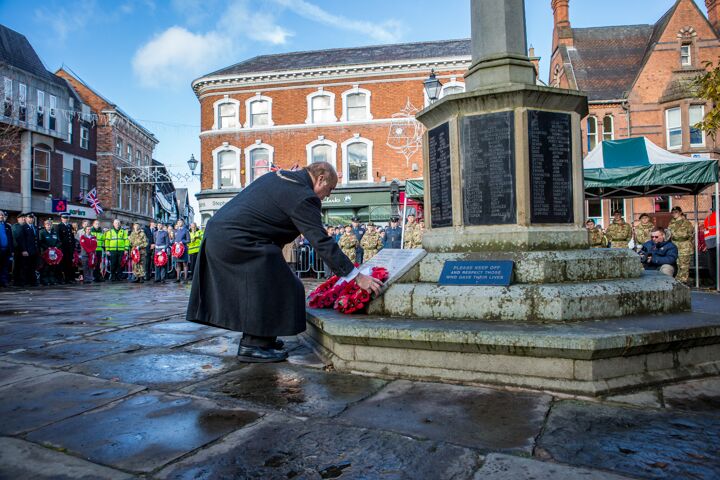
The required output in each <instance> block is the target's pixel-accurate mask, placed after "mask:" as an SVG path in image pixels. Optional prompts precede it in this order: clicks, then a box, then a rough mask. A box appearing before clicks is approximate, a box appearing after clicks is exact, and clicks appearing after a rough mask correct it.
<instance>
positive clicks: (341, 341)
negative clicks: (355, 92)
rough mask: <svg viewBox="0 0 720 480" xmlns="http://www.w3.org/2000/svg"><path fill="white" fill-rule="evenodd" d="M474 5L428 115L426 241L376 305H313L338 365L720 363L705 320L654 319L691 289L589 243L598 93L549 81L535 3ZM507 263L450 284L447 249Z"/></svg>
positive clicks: (649, 379)
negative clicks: (455, 72) (463, 55)
mask: <svg viewBox="0 0 720 480" xmlns="http://www.w3.org/2000/svg"><path fill="white" fill-rule="evenodd" d="M471 8H472V11H471V16H472V66H471V67H470V69H469V70H468V72H467V74H466V75H465V79H466V85H467V90H468V91H467V92H466V93H460V94H455V95H450V96H448V97H445V98H443V99H442V100H440V101H438V102H437V103H435V104H433V105H431V106H430V107H428V108H426V109H425V110H423V111H422V112H420V113H419V114H418V116H417V118H418V120H419V121H421V122H422V123H423V124H424V125H425V126H426V127H427V132H426V133H425V137H424V179H425V211H426V218H425V223H426V226H427V227H428V230H427V232H426V233H425V236H424V238H423V248H424V249H425V250H426V251H427V252H428V253H427V255H426V256H424V257H423V258H422V259H421V260H419V262H418V263H417V265H415V266H414V267H413V268H412V269H410V270H409V271H408V273H406V274H405V275H404V276H403V277H402V278H401V279H400V280H398V282H397V283H394V284H392V285H390V287H389V288H388V289H387V291H386V292H385V293H384V295H382V296H381V297H379V298H378V299H376V300H375V301H373V302H372V303H371V305H370V308H369V315H368V316H366V317H352V318H350V317H343V316H341V315H337V314H334V313H327V312H324V311H323V312H320V311H309V312H308V313H309V315H308V320H309V334H310V337H311V338H312V339H313V341H314V342H316V344H317V345H318V347H319V350H320V351H321V353H323V354H324V355H326V357H327V358H328V359H330V360H331V361H332V362H333V363H334V364H335V367H336V368H338V369H344V370H351V371H353V370H357V371H365V372H372V373H380V374H385V375H392V376H404V377H410V378H426V379H439V380H452V381H470V382H482V383H500V384H508V385H519V386H527V387H533V388H548V389H552V390H558V391H565V392H573V393H585V394H592V395H599V394H604V393H608V392H612V391H615V390H622V389H627V388H633V387H636V386H638V385H640V384H649V383H654V382H660V381H665V380H668V379H673V378H679V377H684V376H692V375H702V374H706V373H707V368H716V367H717V365H718V364H720V362H717V360H718V359H720V346H718V345H715V344H714V343H713V342H711V341H709V340H708V339H707V338H706V335H710V334H711V333H710V332H711V330H712V329H711V330H707V327H708V325H707V324H706V323H703V321H706V320H707V319H694V321H697V322H699V323H698V324H697V325H690V324H693V321H689V322H688V326H687V328H686V329H685V330H684V331H683V332H678V331H677V328H675V327H677V324H675V325H674V330H673V331H672V334H670V332H669V331H668V330H667V325H665V324H664V323H663V319H667V318H670V317H662V316H657V315H655V316H647V315H653V314H659V313H662V314H672V313H674V312H683V311H686V310H689V308H690V290H689V289H688V288H687V287H686V286H684V285H682V284H680V283H678V282H676V281H675V280H674V279H673V278H672V277H668V276H664V275H661V274H659V273H655V272H650V273H646V272H644V271H643V268H642V266H641V264H640V261H639V258H638V256H637V255H636V254H635V253H634V252H632V251H631V250H629V249H609V250H608V249H590V248H589V245H588V234H587V231H586V230H585V229H584V228H583V224H584V220H585V218H584V216H585V212H584V188H583V169H582V149H581V131H580V121H581V119H582V118H583V117H585V116H586V115H587V113H588V107H587V98H586V97H585V95H584V94H582V93H580V92H576V91H569V90H561V89H556V88H549V87H546V86H540V85H538V84H537V81H536V75H535V70H534V67H533V64H532V63H531V62H530V60H529V58H528V56H527V53H526V52H527V45H526V42H527V41H526V35H525V5H524V1H523V0H472V7H471ZM500 260H502V261H508V260H509V261H512V262H514V272H513V273H514V283H513V284H511V285H510V286H492V285H439V284H438V280H439V277H440V273H441V271H442V269H443V266H444V265H445V263H446V262H448V261H470V262H472V261H485V262H487V261H500ZM643 314H644V315H646V316H645V317H642V316H639V315H643ZM682 315H684V316H687V318H692V315H691V314H682ZM620 317H622V318H620ZM718 327H720V325H718ZM701 331H702V332H704V333H699V332H701ZM712 331H714V330H712ZM718 331H720V330H718ZM691 332H692V333H691ZM673 335H674V337H673ZM686 335H687V336H686ZM715 335H717V333H715ZM693 342H696V343H697V344H698V345H703V346H702V347H700V346H698V348H700V349H707V348H711V349H714V350H712V351H713V352H714V353H713V354H712V355H710V358H709V361H710V363H711V364H712V366H711V367H707V365H706V363H707V360H708V358H705V359H703V361H698V358H699V357H697V356H694V355H691V354H688V356H687V357H684V358H686V359H687V361H686V362H685V363H683V362H682V361H681V362H677V358H678V357H677V351H678V348H679V346H680V345H682V346H684V347H688V348H689V347H692V346H693ZM709 344H713V345H712V347H710V346H709ZM668 358H672V359H674V360H673V361H672V362H670V363H668ZM691 359H693V360H691ZM700 364H702V365H700ZM621 365H622V368H620V366H621Z"/></svg>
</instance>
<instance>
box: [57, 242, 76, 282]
mask: <svg viewBox="0 0 720 480" xmlns="http://www.w3.org/2000/svg"><path fill="white" fill-rule="evenodd" d="M62 254H63V258H62V262H60V269H61V270H62V277H63V278H64V279H65V282H66V283H71V282H74V281H75V270H76V269H75V265H73V257H74V256H75V250H73V249H72V248H70V249H65V250H63V251H62Z"/></svg>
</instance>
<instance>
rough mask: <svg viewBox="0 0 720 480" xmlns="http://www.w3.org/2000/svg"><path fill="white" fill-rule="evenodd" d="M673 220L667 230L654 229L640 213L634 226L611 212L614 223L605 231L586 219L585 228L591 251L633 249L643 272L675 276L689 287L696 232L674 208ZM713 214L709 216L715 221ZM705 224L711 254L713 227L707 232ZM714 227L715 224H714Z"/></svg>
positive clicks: (712, 271)
mask: <svg viewBox="0 0 720 480" xmlns="http://www.w3.org/2000/svg"><path fill="white" fill-rule="evenodd" d="M671 215H672V219H671V220H670V223H669V224H668V227H667V229H665V228H662V227H659V226H656V225H655V224H654V223H653V222H652V220H651V219H650V215H648V214H647V213H643V214H641V215H640V219H639V220H638V221H637V222H634V223H633V224H630V223H627V222H626V221H625V220H624V219H623V216H622V212H620V211H619V210H615V211H613V220H612V222H611V223H610V225H608V227H607V228H606V229H603V228H602V227H601V226H600V225H596V224H595V221H594V220H592V219H588V220H587V221H586V223H585V227H586V228H587V230H588V234H589V237H590V246H591V247H592V248H632V249H633V250H635V251H636V252H637V253H638V254H639V255H640V259H641V262H642V264H643V267H644V268H645V269H646V270H659V271H660V272H662V273H665V274H667V275H671V276H674V277H675V278H676V279H677V280H678V281H680V282H683V283H688V280H689V277H690V265H691V263H692V260H693V254H694V252H695V228H694V227H693V225H692V223H691V222H690V221H689V220H688V219H687V217H686V215H685V214H684V213H683V211H682V208H680V207H673V208H672V210H671ZM714 215H715V214H714V213H711V215H710V216H708V219H710V218H711V217H712V218H713V219H714ZM707 225H708V220H706V221H705V226H706V228H705V239H706V242H707V245H705V246H706V247H707V249H708V251H709V250H711V249H712V250H713V252H714V246H715V245H714V243H713V244H712V245H710V243H711V241H710V239H711V238H712V241H713V242H714V239H715V230H714V227H713V229H712V231H711V230H709V229H708V228H707ZM713 225H714V222H713ZM710 257H711V255H708V262H707V263H708V267H709V269H710V272H711V275H712V276H713V278H714V265H715V258H714V254H713V255H712V258H710Z"/></svg>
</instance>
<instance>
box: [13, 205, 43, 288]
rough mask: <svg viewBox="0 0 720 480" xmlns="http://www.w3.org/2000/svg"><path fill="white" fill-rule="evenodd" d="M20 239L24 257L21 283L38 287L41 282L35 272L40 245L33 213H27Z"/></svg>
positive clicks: (38, 259)
mask: <svg viewBox="0 0 720 480" xmlns="http://www.w3.org/2000/svg"><path fill="white" fill-rule="evenodd" d="M19 240H20V242H19V243H20V245H19V247H18V250H19V251H20V256H21V257H22V265H21V271H20V272H19V273H20V278H19V280H20V285H28V286H31V287H37V286H38V285H39V283H38V279H37V275H36V273H35V272H36V271H37V266H38V262H39V261H40V248H39V246H38V229H37V227H36V226H35V215H34V214H33V213H28V214H27V215H25V225H23V228H22V232H21V235H20V238H19Z"/></svg>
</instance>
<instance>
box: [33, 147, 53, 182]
mask: <svg viewBox="0 0 720 480" xmlns="http://www.w3.org/2000/svg"><path fill="white" fill-rule="evenodd" d="M33 180H35V181H38V182H48V183H49V182H50V152H48V151H46V150H39V149H37V148H36V149H35V150H34V152H33Z"/></svg>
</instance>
